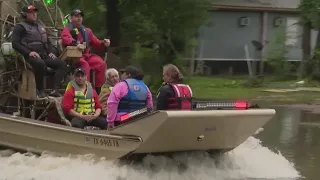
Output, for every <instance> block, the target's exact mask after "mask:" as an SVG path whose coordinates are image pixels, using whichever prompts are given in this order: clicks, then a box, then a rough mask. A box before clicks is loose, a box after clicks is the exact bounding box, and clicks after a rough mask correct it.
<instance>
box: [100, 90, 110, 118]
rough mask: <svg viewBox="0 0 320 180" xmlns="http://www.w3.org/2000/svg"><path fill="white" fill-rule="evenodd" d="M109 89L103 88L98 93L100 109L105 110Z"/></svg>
mask: <svg viewBox="0 0 320 180" xmlns="http://www.w3.org/2000/svg"><path fill="white" fill-rule="evenodd" d="M110 92H111V91H110V90H109V89H108V88H103V89H102V90H101V92H100V94H99V101H100V104H101V107H102V110H103V111H105V112H107V100H108V97H109V95H110Z"/></svg>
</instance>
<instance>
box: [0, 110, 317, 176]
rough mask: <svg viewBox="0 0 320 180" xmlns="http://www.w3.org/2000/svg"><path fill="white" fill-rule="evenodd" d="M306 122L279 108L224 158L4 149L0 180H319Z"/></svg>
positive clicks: (313, 136) (313, 132)
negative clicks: (137, 159)
mask: <svg viewBox="0 0 320 180" xmlns="http://www.w3.org/2000/svg"><path fill="white" fill-rule="evenodd" d="M304 118H308V117H307V116H304V114H303V113H301V112H299V111H297V110H290V109H277V116H276V117H275V118H274V119H273V120H272V121H270V122H269V123H268V124H267V125H266V126H265V127H264V128H263V129H260V130H258V131H257V133H256V135H254V136H252V137H250V138H249V139H248V140H247V141H245V142H244V143H243V144H241V145H240V146H239V147H237V148H236V149H234V150H233V151H230V152H228V153H226V154H225V155H223V156H221V157H220V158H218V159H212V158H211V157H210V156H209V155H208V154H206V153H204V152H194V153H187V154H179V155H176V156H174V158H173V159H169V158H166V157H155V156H148V157H146V158H145V159H144V160H143V162H141V163H140V164H134V165H131V164H127V165H119V164H117V163H116V161H106V160H104V159H100V160H96V159H94V158H92V156H90V155H88V156H78V157H53V156H50V155H47V154H44V155H42V156H40V157H36V156H33V155H23V154H20V153H14V152H13V151H12V150H3V151H1V152H0V180H31V179H32V180H44V179H45V180H90V179H108V180H125V179H128V180H131V179H132V180H135V179H137V180H149V179H158V180H166V179H172V180H179V179H181V180H207V179H208V180H209V179H210V180H233V179H239V180H240V179H241V180H242V179H246V180H249V179H250V180H253V179H259V180H269V179H270V180H271V179H273V180H298V179H308V180H316V179H319V175H320V172H317V170H318V169H320V140H319V137H320V128H319V127H317V126H313V125H302V124H301V123H300V122H301V121H303V120H304ZM313 118H314V117H313ZM179 163H182V164H184V165H185V166H186V167H187V169H181V168H180V167H181V165H179Z"/></svg>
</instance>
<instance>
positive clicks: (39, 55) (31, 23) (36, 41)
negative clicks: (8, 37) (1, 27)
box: [12, 6, 67, 98]
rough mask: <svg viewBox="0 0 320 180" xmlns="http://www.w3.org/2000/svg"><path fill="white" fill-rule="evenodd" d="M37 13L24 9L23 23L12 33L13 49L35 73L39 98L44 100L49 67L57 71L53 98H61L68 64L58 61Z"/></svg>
mask: <svg viewBox="0 0 320 180" xmlns="http://www.w3.org/2000/svg"><path fill="white" fill-rule="evenodd" d="M37 11H38V9H37V8H36V7H34V6H26V7H23V8H22V12H21V16H22V18H23V21H22V22H21V23H18V24H17V25H16V26H15V27H14V30H13V33H12V47H13V48H14V49H15V50H16V51H17V52H19V53H20V54H22V55H23V56H24V58H25V60H26V62H28V63H29V64H30V65H31V66H32V68H33V71H34V73H35V80H36V86H37V90H38V97H39V98H43V97H44V96H45V93H44V84H43V79H44V76H45V74H46V72H47V67H50V68H52V69H53V70H54V71H55V76H54V82H53V86H54V89H53V91H52V92H51V93H50V95H51V96H61V95H60V94H59V92H58V89H59V87H60V84H61V82H62V80H63V78H64V76H65V74H66V72H67V64H66V63H65V62H64V61H61V60H59V59H57V57H56V55H55V54H54V48H53V46H52V44H51V41H50V39H49V38H48V34H47V32H46V30H45V28H44V27H43V26H42V25H41V24H39V23H37Z"/></svg>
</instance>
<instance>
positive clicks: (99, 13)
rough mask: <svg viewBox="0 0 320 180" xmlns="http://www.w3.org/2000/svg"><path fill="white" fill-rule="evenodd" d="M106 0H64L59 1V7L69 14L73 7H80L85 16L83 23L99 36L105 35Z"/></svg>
mask: <svg viewBox="0 0 320 180" xmlns="http://www.w3.org/2000/svg"><path fill="white" fill-rule="evenodd" d="M105 2H106V1H104V0H92V1H87V0H64V1H58V5H59V7H60V8H61V9H62V12H63V13H64V14H69V13H70V12H71V11H72V10H73V9H80V10H81V11H83V13H84V14H85V16H84V17H83V23H84V24H85V25H86V26H87V27H88V28H90V29H92V31H93V32H94V33H95V35H96V36H97V37H100V38H103V37H105V34H106V31H107V28H106V15H105V14H106V11H107V10H106V6H105Z"/></svg>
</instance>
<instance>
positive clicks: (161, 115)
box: [0, 15, 276, 159]
mask: <svg viewBox="0 0 320 180" xmlns="http://www.w3.org/2000/svg"><path fill="white" fill-rule="evenodd" d="M39 17H42V16H39ZM61 17H62V16H61ZM16 22H18V18H16V17H15V16H12V15H8V16H6V18H5V19H4V20H3V25H2V34H1V35H2V36H1V37H2V39H1V40H2V41H1V53H2V57H3V58H2V59H0V63H1V68H0V71H1V73H0V95H1V96H0V146H3V147H8V148H13V149H18V150H22V151H28V152H33V153H37V154H41V153H43V152H52V153H55V154H59V155H66V154H95V155H97V156H101V157H105V158H107V159H121V158H130V157H133V156H135V155H146V154H158V153H161V154H165V153H176V152H185V151H208V152H217V153H220V152H226V151H229V150H232V149H234V148H235V147H237V146H239V145H240V144H241V143H243V142H244V141H245V140H246V139H247V138H248V137H250V136H252V135H253V134H254V133H255V132H256V131H257V130H258V129H259V128H261V127H263V126H264V125H265V124H266V123H267V122H268V121H269V120H270V119H272V118H273V116H274V115H275V113H276V112H275V110H274V109H260V108H259V107H258V106H253V105H250V104H249V103H248V102H245V101H221V102H215V101H212V102H194V105H193V110H191V111H154V112H152V113H147V112H146V110H143V109H142V110H139V111H136V112H132V113H129V114H126V115H125V116H124V117H123V119H122V120H123V123H121V125H119V126H116V127H115V128H113V129H111V130H100V129H98V128H94V127H86V128H85V129H78V128H74V127H71V123H70V121H69V120H68V119H67V118H66V117H65V116H64V115H63V112H62V107H61V106H62V105H61V98H53V97H46V98H38V97H37V95H36V88H35V79H34V77H35V75H34V73H33V71H32V68H31V66H30V65H29V64H28V63H27V62H26V61H25V60H24V58H23V56H21V55H19V54H18V53H16V52H14V50H13V49H12V44H11V42H10V33H11V30H12V27H13V26H14V25H15V23H16ZM61 29H62V28H60V30H61ZM47 30H48V31H49V32H51V37H52V40H53V41H54V42H55V43H54V44H55V45H56V48H57V52H60V53H59V54H60V59H61V60H64V61H67V62H68V64H69V66H70V68H72V66H73V64H74V62H76V61H77V60H79V58H80V57H81V56H82V53H81V52H80V51H78V50H77V49H76V48H74V47H62V46H61V45H60V43H59V38H58V31H59V28H57V27H55V28H51V27H47ZM70 72H71V71H70ZM93 73H94V72H93ZM50 78H52V73H51V72H50V69H48V73H47V77H46V81H45V82H44V83H45V85H46V87H47V89H48V91H49V90H50V87H51V84H50ZM65 79H66V81H65V82H62V83H63V84H64V85H66V83H67V82H68V81H67V80H68V77H66V78H65ZM91 81H93V78H92V80H91ZM92 83H94V82H92Z"/></svg>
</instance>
